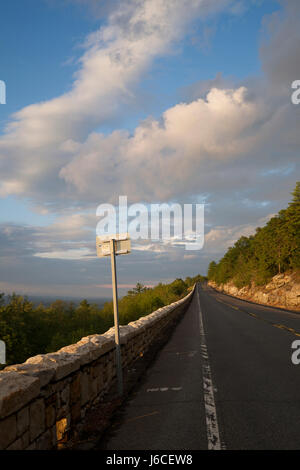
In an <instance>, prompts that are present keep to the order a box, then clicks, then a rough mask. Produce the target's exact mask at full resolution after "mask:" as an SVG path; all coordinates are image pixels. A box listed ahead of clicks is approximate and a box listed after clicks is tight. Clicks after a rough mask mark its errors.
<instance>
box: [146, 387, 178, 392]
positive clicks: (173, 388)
mask: <svg viewBox="0 0 300 470" xmlns="http://www.w3.org/2000/svg"><path fill="white" fill-rule="evenodd" d="M168 390H172V392H179V391H180V390H182V387H160V388H147V392H148V393H149V392H167V391H168Z"/></svg>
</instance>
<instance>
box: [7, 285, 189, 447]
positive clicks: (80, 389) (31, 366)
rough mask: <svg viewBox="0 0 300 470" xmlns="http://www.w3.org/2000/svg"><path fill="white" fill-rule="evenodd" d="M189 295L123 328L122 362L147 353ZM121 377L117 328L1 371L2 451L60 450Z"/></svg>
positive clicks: (187, 300) (177, 313) (121, 329)
mask: <svg viewBox="0 0 300 470" xmlns="http://www.w3.org/2000/svg"><path fill="white" fill-rule="evenodd" d="M192 295H193V291H192V292H191V293H190V294H188V295H187V296H186V297H184V298H183V299H181V300H179V301H177V302H174V303H173V304H171V305H168V306H166V307H163V308H160V309H158V310H156V311H155V312H153V313H151V314H150V315H147V316H145V317H141V318H140V319H139V320H137V321H135V322H131V323H129V324H128V325H126V326H121V327H120V339H121V348H122V365H123V367H127V366H128V365H129V364H132V363H133V362H134V361H135V360H136V359H137V358H138V357H139V356H140V355H142V354H144V353H145V352H146V351H147V349H149V348H150V347H151V344H152V343H153V342H154V341H155V339H156V338H157V337H158V335H159V334H160V333H161V332H162V331H164V329H165V328H167V327H168V325H170V322H172V321H174V320H175V319H176V318H178V316H179V315H180V314H181V313H182V312H183V311H184V310H185V309H186V307H187V305H188V303H189V302H190V300H191V298H192ZM115 380H116V364H115V343H114V328H111V329H110V330H108V331H107V332H106V333H104V334H103V335H91V336H87V337H85V338H82V339H81V340H80V341H79V342H78V343H76V344H72V345H70V346H66V347H64V348H62V349H60V350H59V351H57V352H55V353H50V354H41V355H38V356H34V357H31V358H30V359H28V360H27V361H26V362H24V363H23V364H17V365H13V366H9V367H6V368H5V369H4V370H3V371H2V372H0V449H1V450H3V449H7V450H23V449H28V450H44V449H45V450H46V449H55V448H57V444H58V443H59V441H61V440H62V439H64V438H66V436H68V435H69V434H71V432H72V431H73V430H74V429H75V428H76V425H77V424H78V423H79V422H80V421H81V420H82V418H83V417H84V416H85V413H86V411H87V410H88V409H89V408H90V407H91V406H93V405H95V404H97V403H98V402H100V401H101V399H102V397H103V396H104V394H105V393H106V392H107V391H108V389H109V388H110V387H111V386H112V385H113V383H114V382H115Z"/></svg>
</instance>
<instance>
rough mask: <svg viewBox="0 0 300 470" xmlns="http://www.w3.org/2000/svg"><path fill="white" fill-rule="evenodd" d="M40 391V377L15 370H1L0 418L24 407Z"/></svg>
mask: <svg viewBox="0 0 300 470" xmlns="http://www.w3.org/2000/svg"><path fill="white" fill-rule="evenodd" d="M39 392H40V381H39V379H38V378H36V377H30V376H28V375H25V374H18V373H17V372H13V371H2V372H0V418H4V417H5V416H8V415H10V414H12V413H14V412H15V411H18V410H19V409H21V408H23V407H24V405H26V404H27V403H28V402H30V401H31V400H32V399H33V398H35V397H37V396H38V395H39Z"/></svg>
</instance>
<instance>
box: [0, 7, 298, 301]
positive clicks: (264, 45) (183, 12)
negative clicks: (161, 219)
mask: <svg viewBox="0 0 300 470" xmlns="http://www.w3.org/2000/svg"><path fill="white" fill-rule="evenodd" d="M2 3H3V5H2V4H1V28H0V50H1V55H0V57H1V59H0V80H3V81H5V83H6V87H7V96H6V104H5V105H3V104H1V105H0V290H1V291H3V292H6V293H9V292H12V291H16V292H18V293H27V294H39V295H54V296H60V297H62V296H76V297H95V296H104V297H109V296H110V293H111V288H110V281H111V273H110V263H109V259H107V258H105V259H97V258H96V250H95V235H96V232H95V230H96V225H97V222H98V221H99V219H98V218H97V217H96V209H97V206H98V205H99V204H102V203H111V204H114V205H117V203H118V198H119V195H126V196H127V197H128V202H129V203H144V204H151V203H162V202H166V203H171V202H178V203H180V204H184V203H205V233H206V236H205V244H204V247H203V249H202V250H199V251H193V252H192V251H186V250H185V249H184V247H182V246H178V245H175V244H172V243H169V242H166V243H164V242H163V243H152V242H151V241H149V242H144V243H141V242H136V243H134V244H133V251H132V253H131V254H130V255H129V256H122V257H119V258H118V274H119V276H118V277H119V283H120V286H122V287H121V293H125V292H126V290H127V289H128V287H130V286H131V285H135V284H136V282H137V281H141V282H143V283H145V284H147V285H153V284H156V283H157V282H159V281H162V282H167V281H170V280H172V279H174V278H176V277H186V276H188V275H195V274H197V273H203V274H205V273H206V270H207V265H208V263H209V262H210V261H211V260H212V259H215V260H217V259H219V258H220V257H221V256H222V255H223V254H224V252H225V251H226V249H227V248H228V246H230V245H232V244H233V243H234V241H235V240H237V239H238V238H239V237H240V236H241V235H249V234H250V233H253V231H254V230H255V227H257V226H260V225H263V224H264V223H265V222H266V221H267V220H268V218H269V217H270V216H271V215H272V214H274V213H276V212H277V211H278V210H280V209H282V208H284V207H285V206H286V205H287V203H288V201H289V200H290V198H291V196H290V192H291V191H292V190H293V187H294V185H295V183H296V181H297V180H299V176H297V171H298V168H299V163H298V162H299V153H300V130H299V123H300V105H298V106H297V105H294V104H292V102H291V94H292V89H291V84H292V82H293V81H294V80H297V79H299V80H300V49H299V43H300V27H299V26H300V2H299V1H298V0H282V1H277V0H276V1H275V0H26V1H25V2H24V0H13V1H10V2H2Z"/></svg>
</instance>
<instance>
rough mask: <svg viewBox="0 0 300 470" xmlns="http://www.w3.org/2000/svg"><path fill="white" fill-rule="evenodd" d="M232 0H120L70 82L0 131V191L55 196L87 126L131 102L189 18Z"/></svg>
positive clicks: (91, 39) (61, 191)
mask: <svg viewBox="0 0 300 470" xmlns="http://www.w3.org/2000/svg"><path fill="white" fill-rule="evenodd" d="M228 3H231V1H229V0H218V1H210V2H207V1H206V0H131V1H128V2H127V1H126V2H120V3H119V4H118V8H117V9H115V10H113V11H112V12H111V13H110V15H109V18H108V23H107V25H106V26H104V27H101V28H100V29H99V30H98V31H96V32H95V33H93V34H91V35H90V36H89V37H88V38H86V41H85V48H86V51H85V53H84V54H83V56H82V57H81V59H80V68H79V70H78V72H77V74H76V76H75V81H74V84H73V87H72V89H71V90H70V91H69V92H68V93H66V94H64V95H62V96H59V97H57V98H55V99H52V100H50V101H46V102H41V103H37V104H33V105H30V106H27V107H25V108H23V109H21V110H20V111H18V112H17V113H15V114H14V116H13V118H12V120H11V121H10V122H9V123H8V125H7V127H6V129H5V132H4V135H3V136H2V137H1V139H0V169H1V177H2V181H1V183H0V195H2V196H5V195H7V194H20V195H21V194H26V195H28V196H29V197H41V194H42V197H43V198H44V199H47V198H48V199H51V198H52V199H57V196H58V197H59V196H62V195H63V194H64V192H65V185H64V180H63V179H60V178H59V172H60V169H61V168H63V167H64V166H65V165H66V164H67V163H68V162H69V160H70V159H72V154H73V153H74V152H76V149H77V148H78V146H79V147H80V145H81V143H82V142H84V141H85V139H86V138H87V137H88V135H89V134H90V132H91V131H92V130H94V129H95V128H97V127H99V126H101V124H103V123H106V122H107V120H109V119H110V118H111V117H112V116H115V115H116V114H117V113H118V112H120V107H121V106H122V105H123V106H124V105H128V104H129V103H131V102H134V93H133V89H134V87H135V85H136V83H137V81H138V80H139V78H140V77H141V75H142V74H143V73H144V72H145V70H146V69H147V67H148V66H149V64H150V63H151V61H152V60H153V59H154V58H155V57H157V56H160V55H162V54H166V53H168V52H169V51H170V50H171V47H172V44H173V43H174V41H176V40H179V39H180V38H181V37H182V35H183V34H184V31H185V28H186V26H187V24H189V23H190V22H191V21H193V19H194V18H195V17H197V16H199V15H201V14H202V15H204V14H207V13H208V12H211V11H219V10H221V9H222V8H224V7H225V6H226V5H228Z"/></svg>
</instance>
